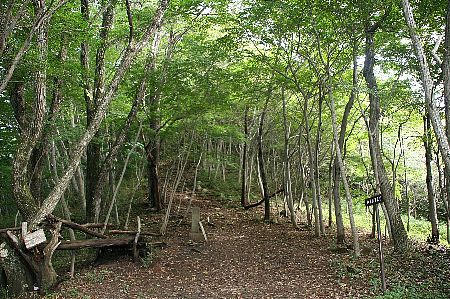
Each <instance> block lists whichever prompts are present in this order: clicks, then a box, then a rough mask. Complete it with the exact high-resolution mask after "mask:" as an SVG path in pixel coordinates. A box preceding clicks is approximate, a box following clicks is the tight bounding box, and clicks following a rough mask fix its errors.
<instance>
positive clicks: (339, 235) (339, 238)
mask: <svg viewBox="0 0 450 299" xmlns="http://www.w3.org/2000/svg"><path fill="white" fill-rule="evenodd" d="M357 51H358V46H357V43H356V42H355V43H354V45H353V76H352V78H353V79H352V91H351V93H350V98H349V100H348V102H347V104H346V105H345V110H344V115H343V116H342V121H341V129H340V131H339V140H338V146H339V150H340V151H341V153H342V152H343V148H344V140H345V134H346V131H347V125H348V118H349V116H350V111H351V109H352V107H353V104H354V102H355V99H356V95H357V88H358V62H357V53H358V52H357ZM333 169H334V176H333V177H334V185H333V195H334V196H333V198H334V215H335V217H336V243H337V244H344V242H345V232H344V222H343V220H342V211H341V199H340V179H339V177H340V173H339V170H340V168H339V165H338V160H337V153H336V154H335V158H334V167H333Z"/></svg>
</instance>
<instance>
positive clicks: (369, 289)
mask: <svg viewBox="0 0 450 299" xmlns="http://www.w3.org/2000/svg"><path fill="white" fill-rule="evenodd" d="M180 196H181V195H180ZM177 200H178V199H177ZM179 200H182V201H183V203H182V205H181V206H184V207H185V206H186V203H187V198H185V197H184V196H181V197H180V199H179ZM193 205H194V206H199V207H200V208H201V218H202V222H203V223H205V230H206V233H207V237H208V242H206V243H201V244H200V243H198V244H195V243H193V242H191V241H190V240H189V231H190V223H189V220H190V219H184V220H183V221H182V222H181V224H178V223H179V219H180V218H179V217H173V219H171V222H170V223H169V227H168V231H167V234H166V236H165V237H163V238H155V239H154V240H155V241H161V240H162V241H164V242H165V243H166V244H167V245H166V246H165V247H164V248H156V249H154V250H152V252H151V254H149V255H147V256H146V257H144V258H143V260H142V262H141V263H134V262H133V261H132V258H131V257H130V256H127V255H123V256H119V257H117V256H116V257H112V258H111V259H109V260H106V261H103V262H102V263H100V264H96V265H95V266H89V267H84V268H81V269H77V273H76V275H75V278H74V279H71V280H67V281H64V282H63V283H61V284H60V286H59V287H58V290H57V291H56V292H55V293H53V294H52V295H51V298H85V299H87V298H92V299H93V298H96V299H101V298H105V299H106V298H117V299H119V298H367V297H372V296H373V295H376V294H380V291H379V287H378V285H379V279H378V277H379V276H378V261H377V251H376V247H377V243H376V241H375V240H373V239H369V238H368V237H367V235H365V234H362V233H361V235H360V238H361V242H362V247H363V256H362V257H361V258H360V259H358V260H356V259H355V258H353V257H352V252H351V251H350V250H347V249H346V248H345V247H344V248H338V247H336V246H335V245H334V244H333V239H334V237H333V235H332V233H329V234H328V235H327V236H325V237H321V238H316V237H314V235H313V232H311V231H310V229H308V228H306V227H305V226H304V225H302V226H301V228H300V229H299V230H296V229H295V228H293V227H292V225H291V224H290V223H289V221H288V219H285V218H282V219H281V220H280V221H277V222H278V223H271V224H265V223H264V222H263V221H262V215H263V211H262V210H260V209H259V208H258V209H253V210H250V211H244V210H243V209H242V208H239V207H237V206H233V205H232V204H231V205H230V204H228V206H227V207H225V206H226V205H224V203H223V202H218V201H215V200H209V199H206V198H203V199H197V200H193ZM177 208H178V202H177V205H176V207H175V208H174V210H177ZM139 214H140V216H141V218H142V219H143V221H142V223H143V225H144V228H143V230H147V231H154V232H157V231H158V230H159V226H160V223H161V219H162V217H163V215H161V214H157V215H155V214H151V213H147V212H146V211H145V210H144V209H141V213H139ZM173 214H177V213H176V211H175V212H174V213H173ZM178 214H179V215H182V214H184V210H183V209H182V210H181V211H180V212H179V213H178ZM208 219H209V222H210V223H211V224H207V222H208ZM389 252H390V251H389V250H387V251H386V255H387V256H388V258H387V259H388V265H387V271H388V274H387V275H388V286H390V285H392V284H393V280H395V281H398V280H399V279H398V274H399V273H401V270H400V269H402V268H403V267H406V268H407V267H408V265H410V266H411V265H412V266H411V267H413V268H414V269H416V267H417V266H419V267H420V265H419V264H418V262H417V260H415V259H414V258H411V259H409V260H408V259H405V257H404V256H402V257H401V258H400V257H398V258H396V257H395V256H394V255H390V253H389ZM446 258H447V259H448V256H446ZM395 261H401V263H400V264H399V263H396V262H395ZM424 263H426V264H427V263H428V261H427V260H425V261H424ZM427 265H428V266H427V267H432V266H430V264H429V263H428V264H427ZM411 271H413V270H411ZM425 273H428V271H426V272H425ZM439 273H440V275H444V278H445V277H446V275H449V274H450V272H442V271H441V270H439ZM403 275H404V276H405V277H406V274H403ZM394 277H395V279H394ZM432 277H436V274H432V273H431V274H428V276H427V274H425V277H420V281H427V279H430V278H432ZM438 277H440V276H438ZM448 277H450V275H449V276H448ZM390 279H391V280H390ZM448 294H449V295H450V291H449V293H448Z"/></svg>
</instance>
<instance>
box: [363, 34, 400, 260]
mask: <svg viewBox="0 0 450 299" xmlns="http://www.w3.org/2000/svg"><path fill="white" fill-rule="evenodd" d="M376 29H377V27H375V26H371V27H368V28H366V31H365V35H366V45H365V61H364V71H363V74H364V78H365V80H366V83H367V87H368V88H369V100H370V119H369V134H370V136H369V138H370V139H371V140H372V142H371V143H372V144H371V150H372V151H373V155H371V156H372V165H373V168H374V171H376V172H377V173H378V178H379V182H380V190H381V194H382V195H383V199H384V205H385V207H386V211H387V214H388V218H389V222H390V227H391V230H392V235H391V237H392V240H393V242H394V248H395V249H396V250H400V251H402V250H403V249H405V248H406V247H407V246H408V236H407V234H406V230H405V227H404V226H403V222H402V219H401V217H400V211H399V207H398V203H397V201H396V200H395V197H394V194H393V193H392V186H391V184H390V182H389V178H388V176H387V172H386V168H385V167H384V164H383V160H382V157H381V150H380V139H379V134H380V133H379V125H378V124H379V119H380V99H379V95H378V85H377V82H376V79H375V74H374V72H373V68H374V64H375V50H374V36H375V31H376Z"/></svg>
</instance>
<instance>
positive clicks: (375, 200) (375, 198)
mask: <svg viewBox="0 0 450 299" xmlns="http://www.w3.org/2000/svg"><path fill="white" fill-rule="evenodd" d="M382 202H383V196H382V195H381V194H378V195H374V196H372V197H370V198H367V199H366V207H370V206H373V205H374V204H377V203H382Z"/></svg>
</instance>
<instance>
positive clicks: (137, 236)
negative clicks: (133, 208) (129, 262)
mask: <svg viewBox="0 0 450 299" xmlns="http://www.w3.org/2000/svg"><path fill="white" fill-rule="evenodd" d="M140 235H141V218H140V217H139V216H137V233H136V236H135V237H134V242H133V259H134V261H135V262H137V261H138V260H139V251H138V250H137V243H138V240H139V237H140Z"/></svg>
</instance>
